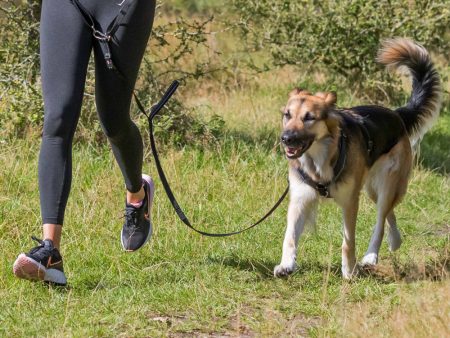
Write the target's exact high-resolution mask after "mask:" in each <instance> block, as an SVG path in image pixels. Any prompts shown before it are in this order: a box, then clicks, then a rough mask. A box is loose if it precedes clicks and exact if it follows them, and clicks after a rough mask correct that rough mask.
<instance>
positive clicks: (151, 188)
mask: <svg viewBox="0 0 450 338" xmlns="http://www.w3.org/2000/svg"><path fill="white" fill-rule="evenodd" d="M142 179H143V180H144V182H145V184H147V188H148V189H147V191H149V192H150V193H149V197H148V210H147V213H148V220H149V221H150V231H149V232H148V235H147V237H146V238H145V241H144V243H142V245H141V246H140V247H139V248H137V249H135V250H130V249H127V248H125V244H124V243H123V236H122V235H123V229H122V231H121V232H120V242H121V243H122V248H123V249H124V250H125V251H126V252H134V251H137V250H139V249H140V248H142V247H143V246H144V245H145V243H147V242H148V240H149V239H150V237H151V236H152V233H153V227H152V219H151V211H152V205H153V196H154V195H155V183H153V180H152V178H151V177H150V176H148V175H145V174H142Z"/></svg>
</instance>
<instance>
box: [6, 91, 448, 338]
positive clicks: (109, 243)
mask: <svg viewBox="0 0 450 338" xmlns="http://www.w3.org/2000/svg"><path fill="white" fill-rule="evenodd" d="M260 95H261V96H264V95H265V93H264V92H263V93H262V94H260ZM237 99H239V98H237ZM230 111H232V110H230ZM258 113H261V114H271V113H270V112H269V111H266V112H265V113H264V112H260V111H259V112H258ZM232 115H233V113H230V116H228V117H227V116H224V117H225V118H230V119H231V120H233V118H234V117H233V116H232ZM265 118H267V121H270V119H271V118H270V117H267V116H266V117H265ZM273 119H274V121H276V120H277V119H278V116H277V115H274V117H273ZM448 122H449V115H448V114H447V115H444V117H443V118H442V119H441V121H440V123H439V126H438V127H436V128H435V129H434V130H433V131H432V132H431V134H430V135H431V136H428V137H427V138H426V139H425V141H424V142H425V144H428V143H430V142H431V143H434V137H435V136H434V135H435V133H438V134H440V133H444V134H445V137H446V138H448V137H449V136H450V134H449V131H448V128H447V129H441V128H440V126H441V125H448ZM273 125H276V123H274V124H273ZM263 129H264V128H263ZM266 130H267V128H266ZM275 133H276V127H272V130H269V133H267V135H272V134H275ZM236 135H239V134H236V133H230V134H229V135H228V136H226V137H225V139H224V140H221V141H220V142H218V143H217V144H216V145H214V146H211V147H209V148H206V149H198V148H186V149H182V150H168V151H166V153H164V155H163V158H164V163H163V165H164V167H165V169H166V170H167V174H168V177H169V178H170V181H171V183H172V186H173V189H174V191H175V192H176V194H177V197H178V198H179V202H180V204H181V205H182V206H183V207H184V208H185V210H186V212H187V214H188V215H189V217H190V218H191V220H192V221H193V223H194V224H196V225H197V226H198V227H199V228H201V229H204V230H208V231H230V230H234V229H238V228H242V227H244V226H245V225H247V224H248V223H249V222H250V221H251V220H255V219H257V218H258V216H260V215H261V214H263V213H264V212H265V211H266V210H267V209H268V208H269V207H270V206H271V205H272V204H273V203H274V201H275V200H276V199H277V197H278V196H279V195H280V194H281V192H282V191H283V189H284V187H285V184H286V179H285V177H286V163H285V161H284V159H283V158H282V156H281V155H280V154H279V152H278V151H276V147H275V148H272V146H271V143H270V142H268V143H266V144H264V143H263V145H262V146H261V145H257V142H256V141H255V140H256V139H257V138H258V137H260V138H261V137H262V136H261V135H259V136H257V135H256V136H253V137H252V136H249V139H250V140H253V141H254V142H249V141H248V140H247V141H245V140H239V139H238V138H237V136H236ZM262 135H264V134H262ZM271 142H273V141H271ZM427 147H432V145H431V144H428V145H427ZM38 148H39V145H38V142H37V140H29V141H25V140H17V141H14V142H13V143H10V144H2V148H1V152H0V179H1V184H0V196H2V197H0V198H1V200H0V202H1V204H0V205H1V206H0V243H1V247H2V250H3V255H2V258H1V259H0V261H1V265H0V299H1V300H2V301H1V302H0V336H55V337H56V336H58V337H59V336H167V335H173V336H177V335H183V334H192V335H194V336H197V335H207V334H213V335H214V334H218V335H219V334H225V333H226V334H231V335H257V336H260V335H263V336H272V335H281V336H286V335H293V336H299V335H313V336H323V335H333V336H334V335H341V334H343V330H344V328H345V332H346V333H352V332H353V334H354V335H355V336H358V335H359V334H361V332H362V331H361V330H363V328H364V327H365V326H367V325H368V326H372V327H374V328H376V327H378V326H379V325H382V327H383V328H384V331H382V333H383V332H384V333H383V334H381V333H379V335H380V336H383V335H384V334H388V333H389V332H394V333H395V332H396V331H395V327H396V326H390V325H388V324H386V323H388V322H389V320H391V319H392V318H391V316H394V315H396V314H397V313H398V311H410V312H406V314H405V313H404V312H401V314H402V316H403V317H402V316H400V317H398V315H396V316H397V317H395V318H403V319H404V320H403V322H402V323H404V327H405V328H406V329H410V330H412V327H411V325H412V324H411V325H410V324H409V323H414V325H416V326H417V325H418V326H419V329H416V328H415V327H416V326H414V327H413V328H414V330H412V331H411V332H413V333H418V336H420V335H421V334H422V333H423V334H426V333H429V332H434V331H430V327H429V326H428V323H429V320H432V319H433V318H438V319H440V321H439V320H438V321H437V323H438V324H436V325H438V326H437V329H438V330H441V331H437V332H446V331H443V330H445V329H448V327H445V326H442V324H441V326H442V327H439V323H442V321H444V323H445V322H447V323H448V319H449V317H448V314H449V312H448V302H447V308H445V306H444V309H442V308H441V307H434V306H432V305H429V306H428V307H429V308H430V309H432V310H430V311H429V312H428V315H427V313H425V314H423V313H416V312H414V311H413V310H414V309H415V308H416V307H417V302H419V303H420V304H421V305H420V306H424V305H423V304H424V302H425V304H428V303H427V302H431V301H432V299H434V298H432V297H428V296H426V292H431V294H435V295H439V293H442V294H443V295H444V299H446V298H445V297H447V298H448V293H447V292H444V291H446V290H448V287H449V282H448V279H447V275H448V270H449V263H448V259H449V253H448V249H449V231H448V226H449V219H450V193H449V192H450V185H449V179H448V176H446V175H445V174H443V173H442V168H440V169H439V170H438V169H433V168H431V166H432V163H429V162H427V161H428V160H424V161H425V163H426V164H427V165H428V167H427V166H422V167H420V168H417V169H416V170H415V171H414V173H413V175H412V179H411V184H410V189H409V193H408V195H407V196H406V198H405V200H404V202H403V203H402V204H401V205H400V206H399V207H398V208H397V215H398V222H399V226H400V229H401V232H402V234H403V238H404V244H403V246H402V248H401V249H400V250H399V252H398V253H395V254H390V253H389V252H388V251H387V248H386V244H384V245H383V247H382V250H381V263H380V268H379V269H378V270H377V271H376V272H375V273H374V274H373V275H369V276H364V277H359V278H357V279H356V280H355V281H353V282H350V283H349V282H345V281H343V280H342V279H341V276H340V271H339V270H340V259H341V256H340V243H341V240H342V239H341V216H340V211H339V210H338V208H337V207H336V206H335V205H334V204H332V203H326V204H323V205H322V206H321V207H320V213H319V217H318V226H317V228H315V229H310V230H309V231H307V232H306V234H305V235H304V236H303V237H302V239H301V244H300V249H299V255H298V257H299V259H298V263H299V269H298V271H297V272H296V273H295V274H294V275H293V276H291V277H289V278H287V279H275V278H273V277H272V270H273V267H274V265H275V264H277V263H278V261H279V259H280V255H281V243H282V239H283V235H284V227H285V214H286V206H287V203H284V204H283V205H282V206H281V207H280V208H279V209H278V210H277V211H276V212H275V214H274V215H273V217H271V218H269V220H268V221H266V222H265V223H263V224H261V225H260V226H259V227H257V228H256V229H255V230H253V231H250V232H247V233H245V234H242V235H240V236H236V237H231V238H225V239H213V238H205V237H201V236H199V235H197V234H195V233H194V232H192V231H190V230H189V229H188V228H187V227H185V226H184V225H183V224H182V223H181V222H180V221H178V220H177V218H176V216H175V214H174V212H173V210H172V209H171V207H170V205H169V203H168V201H167V198H166V197H165V194H164V193H163V190H162V186H161V185H160V182H159V180H158V179H157V178H156V180H155V181H156V189H157V194H156V199H155V208H154V214H153V223H154V235H153V238H152V239H151V241H150V244H148V245H146V246H145V247H144V248H143V249H142V250H140V251H139V252H137V253H133V254H129V253H124V252H123V251H122V250H121V246H120V239H119V233H120V229H121V222H122V219H121V218H120V216H121V208H122V207H123V198H124V190H123V182H122V179H121V176H120V172H119V170H118V168H117V166H116V165H115V163H114V160H113V158H112V155H111V152H110V151H109V149H107V148H106V147H92V146H89V145H82V144H76V145H75V148H74V168H73V172H74V179H73V189H72V193H71V197H70V201H69V205H68V208H67V214H66V224H65V227H64V234H63V244H62V252H63V255H64V259H65V261H64V263H65V269H66V275H67V277H68V280H69V285H68V286H67V287H65V288H57V287H51V286H47V285H43V284H40V283H30V282H28V281H23V280H18V279H15V278H14V276H13V274H12V271H11V270H12V269H11V268H12V263H13V262H14V259H15V257H16V255H17V254H18V253H20V252H21V251H24V250H28V249H29V248H30V246H32V245H33V243H32V242H31V240H30V238H29V236H30V235H31V234H36V235H39V234H40V215H39V200H38V189H37V179H36V176H37V175H36V167H37V154H38ZM445 152H447V154H448V144H447V148H446V149H442V151H441V155H442V153H444V154H445ZM442 156H444V155H442ZM447 160H448V159H447ZM149 162H150V158H149V156H148V155H147V160H146V165H145V171H146V172H149V173H151V174H152V175H153V176H154V177H156V172H155V168H154V167H153V165H151V164H149ZM374 219H375V212H374V208H373V206H372V205H371V203H369V201H368V200H367V199H366V198H365V197H363V198H362V203H361V211H360V214H359V218H358V226H357V245H358V247H357V252H358V256H359V257H361V256H362V254H363V252H364V250H365V248H366V246H367V244H368V240H369V237H370V233H371V226H372V224H373V222H374ZM430 290H431V291H430ZM422 292H424V293H425V294H424V295H421V293H422ZM446 295H447V296H446ZM417 297H422V298H420V299H419V300H417ZM441 302H442V297H441V298H439V300H438V301H437V302H436V304H438V305H441V306H442V305H445V302H444V303H441ZM405 304H409V305H408V306H407V307H406V308H403V307H404V305H405ZM357 309H359V310H358V311H357ZM445 309H447V310H445ZM436 311H438V312H436ZM419 314H420V316H419ZM364 315H365V317H364ZM414 316H416V317H417V318H420V320H419V321H418V320H417V318H416V317H414ZM364 318H365V319H367V322H366V321H365V320H364V321H363V319H364ZM408 320H410V321H408ZM386 321H387V322H386ZM421 321H422V322H421ZM392 322H393V323H395V321H392ZM349 323H351V325H350V324H349ZM367 323H369V324H367ZM418 323H419V324H418ZM421 323H423V325H421ZM436 325H435V326H433V330H436ZM406 329H405V330H406ZM420 330H421V331H420ZM405 332H407V331H405ZM350 335H351V334H350Z"/></svg>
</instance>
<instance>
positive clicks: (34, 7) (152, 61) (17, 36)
mask: <svg viewBox="0 0 450 338" xmlns="http://www.w3.org/2000/svg"><path fill="white" fill-rule="evenodd" d="M40 3H41V2H40V1H38V0H28V1H27V3H26V4H23V5H15V4H14V3H12V2H9V1H0V9H1V13H2V16H0V21H1V26H0V36H1V40H0V51H1V53H0V64H1V65H2V67H1V68H0V93H1V94H0V95H1V101H0V109H1V110H0V138H1V139H3V140H6V139H11V138H14V137H24V136H25V135H27V133H28V132H29V131H32V132H33V133H36V131H37V132H38V133H40V132H41V129H42V122H43V103H42V97H41V88H40V78H39V38H38V37H39V13H40ZM158 6H160V4H158ZM211 20H212V18H207V19H204V20H194V19H190V20H185V19H182V18H178V19H176V20H173V21H169V22H163V23H161V24H160V25H155V27H154V32H153V34H152V41H154V42H153V43H152V44H151V48H150V50H149V53H147V54H146V55H145V57H144V61H143V63H142V67H141V71H140V75H139V79H138V82H137V86H136V87H137V88H138V89H139V96H140V98H141V99H142V101H143V102H144V103H146V104H147V107H150V104H152V103H155V102H156V101H157V100H158V99H159V98H160V95H161V94H162V92H163V91H164V90H165V87H166V85H168V84H169V83H170V81H172V80H173V79H179V80H181V81H182V82H186V81H187V80H188V79H191V78H194V79H198V78H201V77H203V76H204V75H206V74H208V73H210V72H212V71H214V69H212V68H211V67H210V64H209V62H208V59H204V60H202V61H201V60H197V59H194V60H195V61H194V62H192V61H191V62H190V64H191V65H193V66H191V67H190V68H185V67H184V64H185V62H183V60H185V59H192V54H193V53H194V51H196V50H197V49H198V48H207V44H206V41H207V40H206V35H207V34H208V32H207V29H208V27H207V24H208V22H210V21H211ZM167 46H170V48H168V47H167ZM181 67H183V69H182V68H181ZM93 97H94V69H93V62H91V63H90V65H89V68H88V78H87V82H86V89H85V97H84V104H83V112H82V114H81V116H80V120H79V125H78V129H77V133H76V137H77V139H79V140H80V139H81V140H85V141H89V142H104V141H105V137H104V136H103V133H102V132H101V129H100V126H99V123H98V121H97V117H96V115H97V114H96V110H95V103H94V100H93ZM168 110H169V111H168V112H166V113H165V114H164V116H163V117H162V118H159V119H158V120H157V121H156V133H157V134H158V137H159V139H160V140H162V141H165V142H168V143H173V144H176V145H184V144H198V143H200V144H204V143H205V142H208V141H210V140H212V139H214V138H216V137H218V136H219V135H220V134H221V132H222V130H223V125H224V123H223V121H222V119H221V118H220V117H218V116H212V117H211V118H210V119H205V118H202V117H201V116H198V115H195V114H194V113H193V110H192V109H188V108H187V107H185V106H184V105H183V104H182V103H181V102H180V101H177V100H176V99H172V100H171V101H170V102H169V104H168ZM137 120H138V124H140V125H141V126H142V127H143V128H144V127H146V126H147V125H146V120H145V117H144V116H141V115H139V116H137Z"/></svg>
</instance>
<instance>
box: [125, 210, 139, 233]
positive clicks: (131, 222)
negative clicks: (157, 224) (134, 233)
mask: <svg viewBox="0 0 450 338" xmlns="http://www.w3.org/2000/svg"><path fill="white" fill-rule="evenodd" d="M139 211H140V210H139V209H138V208H135V207H133V206H132V205H130V206H128V205H127V206H126V208H125V214H124V215H123V217H124V218H125V221H126V224H127V226H128V227H130V228H139V222H138V218H139Z"/></svg>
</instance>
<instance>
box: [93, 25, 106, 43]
mask: <svg viewBox="0 0 450 338" xmlns="http://www.w3.org/2000/svg"><path fill="white" fill-rule="evenodd" d="M91 28H92V35H93V36H94V38H96V39H97V40H99V41H101V42H109V41H110V40H111V35H107V34H105V33H103V32H100V31H99V30H97V29H96V28H95V26H92V27H91Z"/></svg>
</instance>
